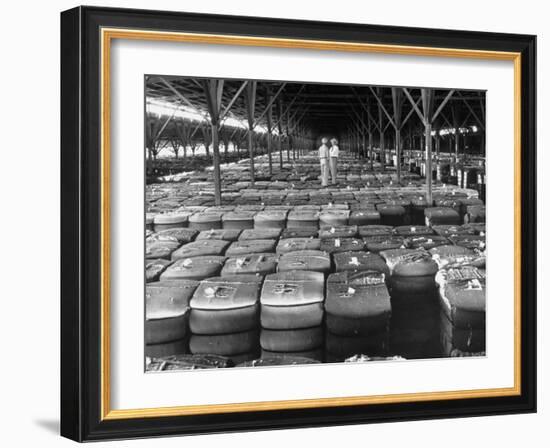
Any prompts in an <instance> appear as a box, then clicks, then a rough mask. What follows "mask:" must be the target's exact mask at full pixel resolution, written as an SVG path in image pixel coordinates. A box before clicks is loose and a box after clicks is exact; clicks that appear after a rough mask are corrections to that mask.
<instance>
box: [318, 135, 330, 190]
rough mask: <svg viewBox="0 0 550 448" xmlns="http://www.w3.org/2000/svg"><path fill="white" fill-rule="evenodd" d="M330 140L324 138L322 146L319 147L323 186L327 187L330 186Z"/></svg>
mask: <svg viewBox="0 0 550 448" xmlns="http://www.w3.org/2000/svg"><path fill="white" fill-rule="evenodd" d="M327 143H328V139H327V138H325V137H323V138H322V139H321V146H319V163H320V164H321V185H322V186H323V187H326V186H327V185H328V153H329V149H328V146H327Z"/></svg>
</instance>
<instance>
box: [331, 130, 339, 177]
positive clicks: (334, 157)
mask: <svg viewBox="0 0 550 448" xmlns="http://www.w3.org/2000/svg"><path fill="white" fill-rule="evenodd" d="M330 143H331V144H332V146H331V147H330V150H329V160H330V174H331V175H332V185H336V176H337V172H336V171H337V169H338V153H339V152H340V148H338V140H336V139H335V138H333V139H331V140H330Z"/></svg>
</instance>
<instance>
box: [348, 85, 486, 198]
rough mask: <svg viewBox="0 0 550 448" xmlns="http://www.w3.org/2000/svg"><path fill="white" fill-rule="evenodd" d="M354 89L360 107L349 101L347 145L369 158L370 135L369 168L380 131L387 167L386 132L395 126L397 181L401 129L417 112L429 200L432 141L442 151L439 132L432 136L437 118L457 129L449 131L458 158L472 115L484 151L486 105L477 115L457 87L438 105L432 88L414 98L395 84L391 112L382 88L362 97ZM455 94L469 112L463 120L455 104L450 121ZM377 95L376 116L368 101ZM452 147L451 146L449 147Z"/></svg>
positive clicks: (382, 153) (383, 156)
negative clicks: (447, 111)
mask: <svg viewBox="0 0 550 448" xmlns="http://www.w3.org/2000/svg"><path fill="white" fill-rule="evenodd" d="M351 89H352V91H353V92H354V93H355V96H356V99H358V100H359V104H360V106H361V110H360V111H358V110H357V109H356V107H355V106H354V105H353V104H351V103H350V104H349V106H350V111H351V112H352V113H353V114H351V113H350V127H349V129H348V131H347V133H346V135H345V139H344V142H343V144H344V146H348V147H349V149H350V150H351V151H355V153H356V155H357V156H360V155H361V156H362V157H364V158H367V144H366V137H367V136H368V160H369V164H370V169H371V170H372V167H373V160H374V154H373V147H374V145H373V136H374V134H375V133H377V134H378V144H379V149H380V157H381V162H382V169H384V164H385V157H386V141H385V134H386V131H387V128H388V127H390V126H391V127H392V128H393V130H394V141H393V144H394V145H393V146H394V148H395V152H396V158H397V164H396V176H397V181H398V182H400V181H401V176H402V173H401V159H402V152H403V141H402V140H403V139H402V130H403V128H404V126H405V124H406V123H407V122H408V121H409V119H410V118H411V116H413V114H415V113H416V115H417V116H418V118H419V119H420V122H421V125H422V134H421V146H423V148H424V151H425V157H424V158H425V161H426V199H427V201H428V202H430V203H431V202H432V199H433V195H432V160H433V157H432V150H433V141H434V140H435V152H436V155H437V157H439V152H440V150H441V141H440V138H441V137H440V135H439V133H438V132H436V133H435V136H433V135H432V130H433V129H434V123H435V122H436V119H438V118H439V122H440V124H443V125H445V126H447V127H448V128H454V129H455V134H454V135H453V134H449V144H450V142H451V137H452V138H454V154H455V157H456V158H458V156H459V142H460V136H461V134H460V129H461V128H463V127H464V126H465V125H466V123H467V121H468V120H470V119H471V117H472V116H473V117H474V119H475V121H476V123H477V124H478V125H479V127H480V129H481V131H482V132H481V139H482V153H484V144H485V140H484V131H485V124H484V120H485V106H484V102H483V101H482V100H481V99H480V105H481V108H480V110H481V113H482V116H481V117H480V116H478V114H476V112H475V111H474V109H473V108H472V107H471V105H470V104H469V103H468V102H467V101H466V99H465V98H464V97H463V95H462V94H461V93H460V92H456V91H455V90H450V91H449V92H448V93H447V95H446V96H445V97H444V99H443V100H442V101H441V103H440V104H439V105H438V106H437V108H436V105H435V90H434V89H430V88H421V89H420V95H419V96H418V97H417V98H416V99H414V98H413V96H412V94H411V93H410V92H409V90H408V89H406V88H400V87H392V88H391V96H392V106H393V107H392V111H393V113H390V111H388V109H387V108H386V106H385V104H384V102H383V97H382V88H380V87H377V88H373V87H369V89H370V93H371V94H372V95H369V96H366V97H361V96H360V95H359V94H358V93H357V90H356V89H355V88H354V87H351ZM453 95H457V96H458V98H459V99H461V100H462V102H464V103H465V104H466V106H467V110H468V112H469V113H468V114H467V115H466V117H465V118H464V120H463V121H462V120H460V117H459V113H458V110H459V109H458V108H457V107H456V106H455V105H453V106H452V107H451V108H450V109H451V117H452V123H451V121H450V120H449V119H448V118H447V117H446V115H445V114H444V113H443V110H444V108H445V106H446V105H447V104H448V102H449V100H450V99H451V97H453ZM372 98H374V100H375V101H376V103H377V104H376V106H377V112H378V113H377V117H376V118H375V117H373V114H372V109H371V104H369V100H371V99H372ZM405 100H408V102H409V103H410V105H411V109H410V110H409V112H408V114H407V115H406V116H405V117H403V106H404V103H405ZM466 138H467V134H464V135H463V140H464V146H465V141H466ZM409 141H410V145H409V147H410V148H411V150H412V148H413V146H414V135H413V134H412V133H410V134H409ZM449 149H451V148H450V147H449Z"/></svg>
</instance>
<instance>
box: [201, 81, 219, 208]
mask: <svg viewBox="0 0 550 448" xmlns="http://www.w3.org/2000/svg"><path fill="white" fill-rule="evenodd" d="M202 83H203V88H204V93H205V95H206V103H207V105H208V111H209V113H210V129H211V130H210V134H211V139H212V153H213V165H214V202H215V204H216V205H221V203H222V192H221V171H220V146H219V143H220V142H219V136H218V131H219V125H220V122H219V117H220V108H221V102H222V94H223V84H224V81H223V80H217V79H210V80H203V81H202ZM206 145H208V142H207V143H206Z"/></svg>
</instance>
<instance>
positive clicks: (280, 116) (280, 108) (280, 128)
mask: <svg viewBox="0 0 550 448" xmlns="http://www.w3.org/2000/svg"><path fill="white" fill-rule="evenodd" d="M277 108H278V113H277V118H278V119H277V130H278V131H279V169H280V170H281V171H282V170H283V123H282V119H283V100H282V98H280V99H279V101H278V102H277Z"/></svg>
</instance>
